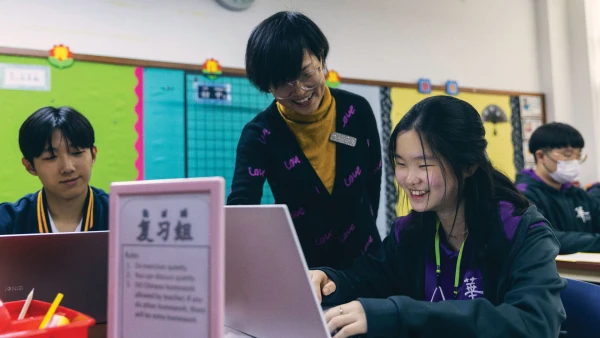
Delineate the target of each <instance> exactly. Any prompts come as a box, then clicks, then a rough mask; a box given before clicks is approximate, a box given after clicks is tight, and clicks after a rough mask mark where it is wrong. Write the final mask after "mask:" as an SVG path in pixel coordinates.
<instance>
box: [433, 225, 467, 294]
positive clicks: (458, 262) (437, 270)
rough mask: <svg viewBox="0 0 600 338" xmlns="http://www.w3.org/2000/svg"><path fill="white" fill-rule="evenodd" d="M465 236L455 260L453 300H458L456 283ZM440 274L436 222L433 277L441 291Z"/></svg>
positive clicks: (438, 227)
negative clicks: (434, 276)
mask: <svg viewBox="0 0 600 338" xmlns="http://www.w3.org/2000/svg"><path fill="white" fill-rule="evenodd" d="M467 236H469V234H467V235H466V236H465V240H464V241H463V242H462V244H461V245H460V250H459V251H458V259H457V260H456V271H454V299H456V298H458V281H459V278H460V261H461V260H462V254H463V249H464V247H465V242H466V241H467ZM441 274H442V269H441V267H440V220H438V221H437V223H436V225H435V275H436V280H437V282H436V283H437V287H438V288H439V289H440V290H441V289H442V286H441V285H440V276H441Z"/></svg>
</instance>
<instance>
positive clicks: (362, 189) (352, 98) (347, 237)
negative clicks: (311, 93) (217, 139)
mask: <svg viewBox="0 0 600 338" xmlns="http://www.w3.org/2000/svg"><path fill="white" fill-rule="evenodd" d="M331 94H332V95H333V98H334V99H335V102H336V132H338V133H341V134H344V135H349V136H353V137H355V138H356V140H357V142H356V145H355V146H354V147H351V146H348V145H345V144H341V143H336V158H335V161H336V167H335V181H334V186H333V192H332V194H329V193H328V191H327V189H326V188H325V186H324V185H323V182H321V180H320V178H319V176H318V175H317V173H316V172H315V170H314V169H313V167H312V166H311V164H310V163H309V161H308V160H307V159H306V157H305V156H304V153H303V152H302V149H301V148H300V145H299V144H298V142H297V141H296V138H295V136H294V134H293V132H292V131H291V130H290V128H289V127H288V126H287V124H286V122H285V121H284V120H283V118H282V117H281V115H280V114H279V112H278V110H277V106H276V105H275V102H273V103H272V104H271V105H270V106H269V107H268V108H267V109H265V110H264V111H262V112H261V113H259V114H258V115H257V116H256V117H255V118H254V119H252V121H250V122H249V123H248V124H246V126H245V127H244V130H243V131H242V135H241V136H240V141H239V144H238V148H237V158H236V164H235V172H234V176H233V182H232V187H231V193H230V194H229V197H228V199H227V204H230V205H235V204H246V205H247V204H260V201H261V197H262V192H263V185H264V182H265V179H266V180H267V181H268V182H269V186H270V187H271V190H272V191H273V196H274V197H275V203H277V204H286V205H287V206H288V208H289V210H290V213H291V215H292V218H293V221H294V226H295V228H296V233H297V234H298V238H299V240H300V244H301V245H302V250H303V251H304V256H305V258H306V261H307V263H308V265H309V267H316V266H329V267H334V268H338V269H339V268H344V267H347V266H349V265H350V264H351V262H352V261H353V260H354V259H355V258H356V257H359V256H361V255H364V254H365V253H367V252H369V253H373V252H375V251H377V250H378V249H379V247H380V245H381V238H380V237H379V233H378V231H377V226H376V225H375V218H376V215H377V208H378V206H379V194H380V189H381V172H382V170H381V166H382V161H381V144H380V140H379V132H378V130H377V123H376V120H375V116H374V115H373V111H372V110H371V106H370V105H369V103H368V102H367V100H365V99H364V98H363V97H361V96H358V95H355V94H352V93H349V92H346V91H343V90H339V89H331ZM274 226H275V225H274ZM249 236H251V234H249Z"/></svg>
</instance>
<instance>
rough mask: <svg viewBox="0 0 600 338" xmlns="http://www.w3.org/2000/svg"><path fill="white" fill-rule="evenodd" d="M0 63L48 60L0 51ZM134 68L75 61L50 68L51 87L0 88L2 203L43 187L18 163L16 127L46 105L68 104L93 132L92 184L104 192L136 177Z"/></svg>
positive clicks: (41, 61) (42, 63) (26, 63)
mask: <svg viewBox="0 0 600 338" xmlns="http://www.w3.org/2000/svg"><path fill="white" fill-rule="evenodd" d="M0 63H7V64H15V65H42V66H49V63H48V60H47V59H42V58H33V57H15V56H3V55H0ZM134 72H135V67H130V66H118V65H110V64H101V63H91V62H78V61H77V60H76V61H75V64H74V65H73V66H72V67H70V68H66V69H62V70H60V69H58V68H54V67H51V76H50V78H51V87H50V91H30V90H7V89H0V109H1V110H2V111H1V115H0V116H1V119H2V120H1V123H0V142H1V144H2V148H3V149H2V152H0V163H1V164H2V170H0V182H2V187H1V188H0V203H1V202H14V201H16V200H18V199H19V198H21V197H22V196H24V195H26V194H28V193H32V192H35V191H37V190H39V189H40V188H41V183H40V182H39V180H38V179H37V177H34V176H31V175H30V174H29V173H28V172H27V171H25V169H24V167H23V165H22V164H21V158H22V155H21V152H20V150H19V143H18V137H19V128H20V127H21V124H22V123H23V122H24V121H25V119H26V118H27V117H28V116H29V115H30V114H32V113H33V112H34V111H36V110H37V109H39V108H41V107H44V106H55V107H58V106H64V105H66V106H71V107H73V108H75V109H77V110H78V111H80V112H81V113H82V114H84V115H85V116H86V117H87V118H88V119H89V120H90V122H91V123H92V126H93V127H94V130H95V134H96V145H97V147H98V157H97V160H96V164H95V165H94V169H93V171H92V180H91V182H90V183H91V185H93V186H95V187H98V188H101V189H104V190H106V191H108V188H109V186H110V183H111V182H113V181H124V180H135V179H136V177H137V176H138V171H137V169H136V166H135V161H136V159H137V157H138V153H137V151H136V148H135V143H136V141H137V138H138V134H137V132H136V130H135V123H136V122H137V115H136V112H135V106H136V104H137V102H138V97H137V95H136V93H135V88H136V86H137V79H136V76H135V73H134Z"/></svg>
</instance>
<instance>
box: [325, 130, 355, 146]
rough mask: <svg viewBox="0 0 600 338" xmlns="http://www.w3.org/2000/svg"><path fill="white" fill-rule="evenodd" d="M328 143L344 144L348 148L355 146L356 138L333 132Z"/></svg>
mask: <svg viewBox="0 0 600 338" xmlns="http://www.w3.org/2000/svg"><path fill="white" fill-rule="evenodd" d="M329 141H331V142H336V143H341V144H345V145H347V146H350V147H355V146H356V137H353V136H349V135H344V134H340V133H336V132H333V133H331V135H329Z"/></svg>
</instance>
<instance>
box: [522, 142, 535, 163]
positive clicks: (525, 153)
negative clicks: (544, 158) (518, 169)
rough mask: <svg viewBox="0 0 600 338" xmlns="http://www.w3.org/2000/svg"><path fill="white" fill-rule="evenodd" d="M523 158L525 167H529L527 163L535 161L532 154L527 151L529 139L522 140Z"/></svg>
mask: <svg viewBox="0 0 600 338" xmlns="http://www.w3.org/2000/svg"><path fill="white" fill-rule="evenodd" d="M523 159H524V160H525V167H527V168H529V167H528V166H527V163H534V162H535V160H534V157H533V154H532V153H530V152H529V140H523Z"/></svg>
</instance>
